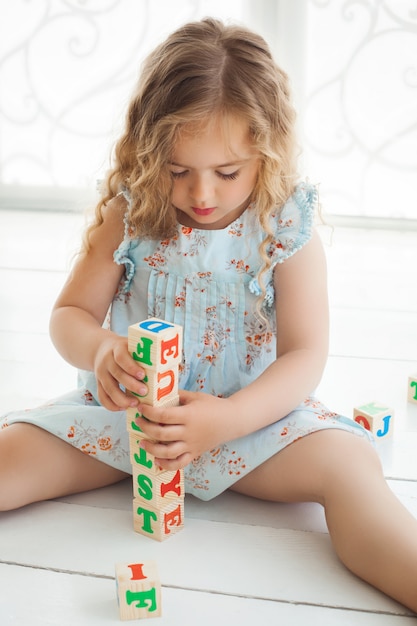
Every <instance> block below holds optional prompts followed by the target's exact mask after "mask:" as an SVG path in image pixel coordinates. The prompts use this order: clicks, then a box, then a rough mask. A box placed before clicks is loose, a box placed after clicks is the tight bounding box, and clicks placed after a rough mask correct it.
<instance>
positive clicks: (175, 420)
mask: <svg viewBox="0 0 417 626" xmlns="http://www.w3.org/2000/svg"><path fill="white" fill-rule="evenodd" d="M138 409H139V411H140V412H141V413H142V415H144V417H145V418H146V419H147V420H149V421H150V422H154V423H156V424H166V425H176V424H181V413H179V411H178V409H179V407H178V406H170V407H163V406H162V407H161V406H152V405H150V404H140V405H139V406H138Z"/></svg>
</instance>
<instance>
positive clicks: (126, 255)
mask: <svg viewBox="0 0 417 626" xmlns="http://www.w3.org/2000/svg"><path fill="white" fill-rule="evenodd" d="M120 193H121V194H123V196H124V197H125V198H126V200H127V202H128V207H129V208H130V193H129V190H128V189H127V188H123V189H122V191H121V192H120ZM129 208H128V211H127V212H126V214H125V216H124V220H123V221H124V225H125V229H124V237H123V241H122V243H121V244H120V246H119V247H118V248H117V250H115V251H114V253H113V259H114V262H115V263H117V265H124V266H125V275H124V280H123V285H122V286H121V288H120V292H121V293H127V292H128V291H129V290H130V283H131V282H132V279H133V277H134V275H135V271H136V265H135V262H134V261H133V258H132V255H131V250H132V247H133V246H134V247H136V245H137V242H134V240H132V238H131V237H130V234H129V220H128V213H129Z"/></svg>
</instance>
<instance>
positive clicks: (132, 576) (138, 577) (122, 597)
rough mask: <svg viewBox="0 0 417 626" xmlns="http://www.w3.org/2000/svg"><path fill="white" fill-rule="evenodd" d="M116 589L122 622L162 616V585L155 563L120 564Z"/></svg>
mask: <svg viewBox="0 0 417 626" xmlns="http://www.w3.org/2000/svg"><path fill="white" fill-rule="evenodd" d="M116 589H117V599H118V603H119V614H120V619H121V620H130V619H141V618H147V617H159V616H160V615H161V583H160V580H159V576H158V570H157V566H156V563H155V562H154V561H144V562H143V563H130V564H127V563H118V564H117V565H116Z"/></svg>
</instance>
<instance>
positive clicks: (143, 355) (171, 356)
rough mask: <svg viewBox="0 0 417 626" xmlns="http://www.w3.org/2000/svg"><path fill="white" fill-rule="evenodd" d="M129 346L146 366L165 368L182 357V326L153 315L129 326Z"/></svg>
mask: <svg viewBox="0 0 417 626" xmlns="http://www.w3.org/2000/svg"><path fill="white" fill-rule="evenodd" d="M128 347H129V352H130V353H131V354H132V356H133V358H134V359H135V360H136V361H139V362H140V363H142V364H143V366H144V367H145V368H150V369H154V370H165V369H168V368H169V367H170V366H173V365H176V366H178V363H179V362H180V361H181V358H182V326H179V325H178V324H171V323H169V322H165V321H164V320H160V319H158V318H156V317H151V318H149V319H147V320H144V321H143V322H139V323H138V324H132V325H131V326H129V328H128Z"/></svg>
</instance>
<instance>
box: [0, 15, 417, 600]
mask: <svg viewBox="0 0 417 626" xmlns="http://www.w3.org/2000/svg"><path fill="white" fill-rule="evenodd" d="M316 204H317V194H316V191H315V189H314V188H313V187H312V186H310V185H308V184H305V183H304V184H302V183H301V184H299V183H297V170H296V164H295V140H294V112H293V109H292V106H291V104H290V101H289V93H288V85H287V78H286V75H285V74H284V73H283V72H282V71H281V70H280V69H279V68H278V67H277V66H276V65H275V64H274V62H273V60H272V58H271V54H270V51H269V49H268V47H267V46H266V44H265V42H264V41H263V40H262V39H261V38H260V37H258V36H256V35H255V34H253V33H251V32H249V31H247V30H245V29H243V28H238V27H224V26H223V25H222V24H221V23H220V22H217V21H215V20H212V19H206V20H203V21H201V22H197V23H192V24H188V25H186V26H184V27H182V28H180V29H179V30H178V31H177V32H175V33H174V34H172V35H171V36H170V37H169V38H168V39H167V40H166V42H165V43H163V44H162V45H161V46H159V47H158V48H157V49H156V50H155V52H154V53H153V54H151V55H150V57H149V58H148V60H147V61H146V63H145V65H144V68H143V72H142V77H141V80H140V82H139V85H138V87H137V90H136V93H135V94H134V96H133V99H132V101H131V104H130V106H129V110H128V114H127V121H126V129H125V132H124V134H123V136H122V137H121V139H120V141H119V142H118V143H117V146H116V149H115V159H114V166H113V169H112V170H111V172H110V174H109V176H108V179H107V184H106V190H105V193H104V196H103V198H102V199H101V201H100V202H99V204H98V207H97V210H96V218H95V221H94V223H93V224H92V226H91V227H90V229H89V230H88V232H87V237H86V241H85V245H84V249H83V251H82V254H81V255H80V256H79V259H78V261H77V263H76V265H75V267H74V268H73V270H72V272H71V274H70V276H69V278H68V281H67V283H66V284H65V286H64V288H63V290H62V292H61V294H60V296H59V297H58V300H57V302H56V305H55V307H54V310H53V312H52V317H51V336H52V338H53V341H54V343H55V345H56V347H57V349H58V350H59V352H60V353H61V354H62V355H63V357H64V358H65V359H67V361H69V362H70V363H72V364H73V365H74V366H76V367H78V368H80V369H81V370H85V371H84V372H81V373H80V378H81V380H80V387H79V389H78V390H77V391H76V392H74V393H71V394H69V395H67V396H65V397H62V398H59V399H58V400H55V401H54V402H52V403H50V404H48V405H46V406H43V407H40V408H39V409H35V410H32V411H27V412H20V413H12V414H10V415H8V416H6V417H4V418H3V420H2V422H1V424H2V430H1V435H0V477H1V478H0V507H1V509H2V510H8V509H12V508H15V507H21V506H23V505H25V504H28V503H30V502H34V501H37V500H43V499H48V498H54V497H57V496H62V495H64V494H69V493H74V492H79V491H83V490H88V489H92V488H95V487H101V486H104V485H108V484H111V483H114V482H116V481H119V480H121V479H123V478H124V477H126V475H127V473H128V472H129V470H130V463H129V459H128V438H127V433H126V429H125V414H124V411H125V410H126V408H127V407H129V406H137V409H138V412H139V413H142V414H143V416H145V417H146V419H145V417H138V419H137V423H138V425H139V426H140V428H141V429H143V431H145V433H147V434H148V435H149V436H150V437H151V439H152V441H147V442H146V450H147V451H148V452H149V453H151V454H153V455H155V456H156V458H157V460H158V463H160V465H162V466H163V467H164V468H165V469H169V470H175V469H177V468H185V478H186V489H187V491H188V492H189V493H192V494H194V495H196V496H197V497H199V498H202V499H210V498H213V497H215V496H216V495H217V494H219V493H221V492H222V491H224V490H225V489H228V488H230V489H233V490H235V491H238V492H240V493H243V494H247V495H251V496H254V497H256V498H263V499H267V500H273V501H281V502H282V501H285V502H295V501H314V502H319V503H321V504H322V505H323V506H324V507H325V512H326V518H327V523H328V527H329V531H330V535H331V538H332V541H333V543H334V547H335V549H336V551H337V553H338V555H339V557H340V558H341V559H342V561H343V562H344V563H345V564H346V566H347V567H349V568H350V569H351V570H352V571H353V572H354V573H356V574H357V575H358V576H360V577H362V578H363V579H365V580H366V581H368V582H370V583H371V584H373V585H375V586H376V587H378V588H379V589H381V590H382V591H384V592H385V593H387V594H389V595H391V596H392V597H393V598H395V599H397V600H399V601H400V602H402V603H404V604H405V605H406V606H408V607H409V608H411V609H413V610H415V611H417V521H416V520H415V519H414V518H413V517H412V516H411V515H410V514H409V513H408V512H407V511H406V510H405V509H404V508H403V507H402V505H401V504H400V503H399V502H398V501H397V500H396V498H395V497H394V495H393V494H392V493H391V491H390V490H389V488H388V486H387V484H386V482H385V480H384V478H383V474H382V471H381V465H380V463H379V460H378V458H377V455H376V453H375V451H374V448H373V446H372V445H371V443H370V441H369V437H368V433H367V432H366V431H365V430H363V429H362V428H361V427H360V426H359V425H358V424H356V423H354V422H353V421H351V420H348V419H346V418H343V417H341V416H339V415H336V414H334V413H331V412H330V411H328V409H326V408H325V407H324V406H323V405H322V404H321V403H320V402H319V401H318V400H316V399H314V397H312V395H311V394H312V392H313V390H314V388H315V387H316V386H317V384H318V383H319V380H320V377H321V375H322V371H323V368H324V365H325V362H326V355H327V335H328V311H327V294H326V277H325V261H324V256H323V250H322V247H321V244H320V240H319V238H318V236H317V234H316V233H315V232H314V229H313V218H314V210H315V207H316ZM109 311H110V313H109V320H108V322H107V321H105V320H106V317H107V315H108V312H109ZM148 316H156V317H160V318H164V319H166V320H168V321H172V322H175V323H179V324H182V325H183V327H184V359H183V363H182V367H181V381H180V386H181V388H182V391H181V394H180V401H181V404H180V406H179V407H172V408H165V409H161V408H159V409H158V408H151V407H148V406H145V405H141V404H140V402H139V401H138V399H137V398H132V395H129V394H127V393H125V391H124V390H126V389H128V390H131V391H133V392H134V393H136V394H139V395H140V394H142V395H143V394H144V392H146V387H145V385H144V383H143V380H142V379H143V378H144V371H143V370H142V369H141V367H140V366H139V365H138V364H137V363H136V362H135V361H134V360H133V359H132V357H131V356H130V355H129V353H128V350H127V340H126V334H127V327H128V325H129V324H132V323H134V322H138V321H140V320H142V319H145V318H146V317H148ZM69 444H72V445H69ZM290 444H291V445H290ZM83 453H84V454H83ZM6 477H7V479H6Z"/></svg>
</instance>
